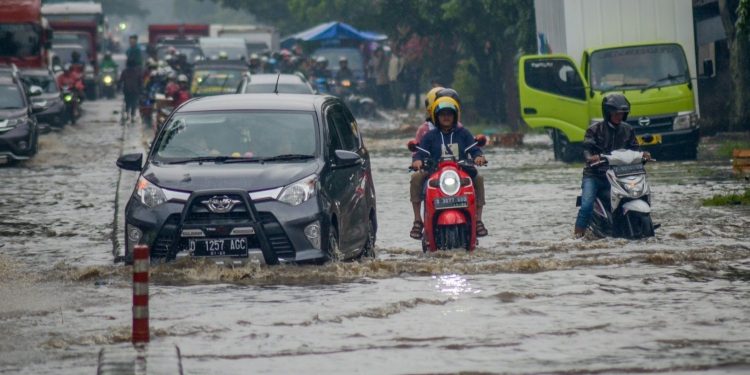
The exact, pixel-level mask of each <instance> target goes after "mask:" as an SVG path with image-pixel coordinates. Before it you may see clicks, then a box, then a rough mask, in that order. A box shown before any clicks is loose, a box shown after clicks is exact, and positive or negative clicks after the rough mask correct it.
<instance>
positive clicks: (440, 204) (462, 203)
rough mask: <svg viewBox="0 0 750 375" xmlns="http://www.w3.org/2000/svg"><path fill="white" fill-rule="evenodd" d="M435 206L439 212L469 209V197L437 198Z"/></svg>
mask: <svg viewBox="0 0 750 375" xmlns="http://www.w3.org/2000/svg"><path fill="white" fill-rule="evenodd" d="M434 204H435V209H437V210H445V209H448V208H463V207H469V197H467V196H465V195H463V196H460V197H445V198H435V200H434Z"/></svg>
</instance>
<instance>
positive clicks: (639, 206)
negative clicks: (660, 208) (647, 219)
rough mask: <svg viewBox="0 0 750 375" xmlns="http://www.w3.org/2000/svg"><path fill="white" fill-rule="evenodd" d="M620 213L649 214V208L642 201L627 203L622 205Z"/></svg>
mask: <svg viewBox="0 0 750 375" xmlns="http://www.w3.org/2000/svg"><path fill="white" fill-rule="evenodd" d="M622 211H623V213H624V214H627V213H628V212H629V211H635V212H641V213H644V214H648V213H651V206H649V204H648V203H646V201H644V200H642V199H638V200H634V201H630V202H627V203H625V204H623V205H622Z"/></svg>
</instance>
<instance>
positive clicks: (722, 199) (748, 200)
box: [703, 189, 750, 206]
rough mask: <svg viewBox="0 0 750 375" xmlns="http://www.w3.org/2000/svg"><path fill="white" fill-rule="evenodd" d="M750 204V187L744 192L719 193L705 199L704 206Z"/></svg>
mask: <svg viewBox="0 0 750 375" xmlns="http://www.w3.org/2000/svg"><path fill="white" fill-rule="evenodd" d="M748 204H750V189H745V193H744V194H717V195H714V196H713V197H711V198H709V199H705V200H704V201H703V205H704V206H732V205H748Z"/></svg>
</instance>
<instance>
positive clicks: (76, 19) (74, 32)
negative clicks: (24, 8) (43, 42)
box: [42, 2, 104, 99]
mask: <svg viewBox="0 0 750 375" xmlns="http://www.w3.org/2000/svg"><path fill="white" fill-rule="evenodd" d="M42 15H44V17H45V18H46V19H47V20H48V21H49V24H50V26H51V27H52V29H53V30H55V33H56V34H55V40H54V42H53V45H52V50H53V52H55V53H56V55H58V57H60V58H61V60H62V63H66V62H70V61H67V60H69V59H70V56H68V55H67V54H68V53H70V51H71V50H72V49H71V48H70V44H85V46H84V47H86V54H85V58H86V61H83V62H84V63H86V64H87V65H86V67H85V69H84V72H83V83H84V84H85V85H86V97H87V98H88V99H96V97H97V96H98V95H97V87H98V85H97V77H98V76H99V59H98V53H99V38H100V32H99V30H101V29H103V27H104V14H103V13H102V5H101V4H99V3H93V2H91V3H84V2H80V3H79V2H65V3H54V4H45V5H44V6H42ZM81 41H82V42H81ZM57 47H60V50H61V53H60V54H57V51H56V49H57ZM82 57H83V56H82Z"/></svg>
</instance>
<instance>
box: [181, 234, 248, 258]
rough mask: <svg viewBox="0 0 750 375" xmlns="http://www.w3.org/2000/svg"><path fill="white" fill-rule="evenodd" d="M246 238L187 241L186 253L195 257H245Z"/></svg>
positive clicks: (246, 248)
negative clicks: (188, 252)
mask: <svg viewBox="0 0 750 375" xmlns="http://www.w3.org/2000/svg"><path fill="white" fill-rule="evenodd" d="M247 250H248V246H247V237H235V238H210V239H190V240H188V251H190V252H191V253H192V254H193V256H197V257H219V256H231V257H238V256H247Z"/></svg>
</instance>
